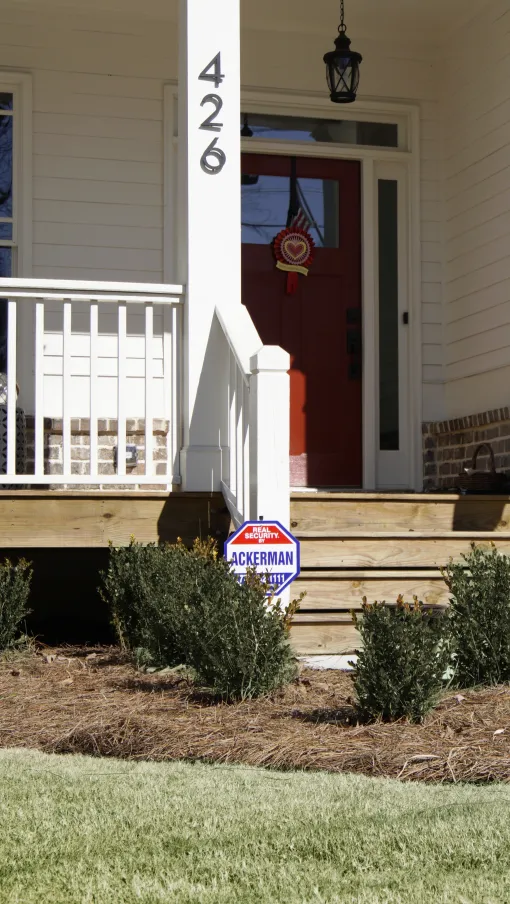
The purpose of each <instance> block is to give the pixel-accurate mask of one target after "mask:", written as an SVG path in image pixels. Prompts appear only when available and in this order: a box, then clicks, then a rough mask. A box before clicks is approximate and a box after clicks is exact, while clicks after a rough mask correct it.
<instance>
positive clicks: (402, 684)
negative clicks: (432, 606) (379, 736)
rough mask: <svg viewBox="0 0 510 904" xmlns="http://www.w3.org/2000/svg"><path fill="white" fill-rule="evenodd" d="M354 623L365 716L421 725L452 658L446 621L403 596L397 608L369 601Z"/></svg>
mask: <svg viewBox="0 0 510 904" xmlns="http://www.w3.org/2000/svg"><path fill="white" fill-rule="evenodd" d="M353 619H354V622H355V624H356V627H357V628H358V631H359V632H360V635H361V639H362V641H363V648H362V649H361V650H359V651H358V650H357V651H356V652H357V654H358V658H357V662H356V664H355V665H354V688H355V692H356V696H357V701H358V707H359V711H360V714H361V716H362V717H363V718H366V719H377V718H380V719H384V720H387V721H392V720H395V719H401V718H404V717H405V718H408V719H410V720H411V721H413V722H419V721H421V720H422V719H423V717H424V716H425V715H426V713H427V712H428V711H429V710H430V709H431V708H432V707H433V706H434V704H435V703H436V701H437V698H438V695H439V693H440V691H441V687H442V681H443V675H444V674H445V671H446V669H447V667H448V663H449V659H450V650H449V645H448V641H447V637H446V634H447V632H446V631H445V626H446V622H445V619H444V616H437V615H433V614H432V612H430V610H426V609H425V608H424V607H423V604H422V603H421V602H419V600H418V599H417V598H416V597H415V598H414V601H413V603H412V605H410V604H409V603H405V602H404V600H403V598H402V597H401V596H400V597H399V598H398V600H397V604H396V606H387V605H386V604H385V603H377V602H376V603H373V604H369V603H368V602H367V600H366V598H365V599H364V600H363V608H362V615H361V617H358V616H357V615H356V614H355V613H353Z"/></svg>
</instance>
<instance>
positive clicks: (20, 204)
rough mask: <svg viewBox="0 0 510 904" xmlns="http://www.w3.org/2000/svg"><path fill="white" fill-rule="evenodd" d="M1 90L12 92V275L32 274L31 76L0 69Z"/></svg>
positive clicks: (9, 242)
mask: <svg viewBox="0 0 510 904" xmlns="http://www.w3.org/2000/svg"><path fill="white" fill-rule="evenodd" d="M0 92H5V93H6V94H12V95H13V119H14V129H13V155H12V192H13V225H12V241H7V240H2V241H1V244H2V245H3V246H4V247H5V246H8V247H11V248H12V249H13V255H12V269H13V272H12V276H26V277H30V276H31V275H32V77H31V76H30V75H28V74H26V73H21V72H5V71H2V70H0Z"/></svg>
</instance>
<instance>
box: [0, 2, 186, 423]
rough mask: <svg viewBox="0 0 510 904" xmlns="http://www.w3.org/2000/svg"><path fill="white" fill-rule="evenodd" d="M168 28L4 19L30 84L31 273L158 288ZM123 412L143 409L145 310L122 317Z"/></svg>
mask: <svg viewBox="0 0 510 904" xmlns="http://www.w3.org/2000/svg"><path fill="white" fill-rule="evenodd" d="M176 48H177V44H176V34H175V29H174V27H173V26H172V24H171V23H167V24H166V25H165V26H164V27H163V28H162V27H161V25H159V24H156V23H152V24H150V23H149V24H147V23H144V22H143V21H142V20H136V21H135V20H129V21H127V20H126V19H125V18H123V17H121V16H116V17H115V18H113V17H110V18H105V17H102V18H98V17H97V16H96V17H94V18H87V17H81V16H80V17H76V16H74V17H73V18H69V17H65V16H64V17H63V16H60V15H59V16H58V17H57V15H56V14H54V15H51V14H46V15H42V16H34V15H33V14H30V15H28V14H25V15H21V14H19V13H12V12H7V13H2V28H1V35H0V58H1V60H2V65H4V66H8V67H12V68H15V69H18V70H21V71H25V72H26V71H28V72H30V73H31V74H32V78H33V98H34V100H33V272H32V275H33V276H34V277H39V278H44V277H52V278H57V279H67V278H69V279H91V280H120V281H133V282H136V281H140V282H146V283H150V282H162V281H163V279H164V273H163V203H164V194H163V84H164V81H165V79H168V78H169V77H172V76H175V74H176V54H177V49H176ZM47 311H48V314H47V317H46V323H45V326H46V336H45V355H46V362H45V372H46V380H45V414H46V415H51V416H56V417H58V416H60V415H61V404H62V400H61V397H62V336H61V332H60V331H61V329H62V306H61V305H58V304H55V305H54V306H53V308H50V307H49V306H47ZM72 328H73V344H72V352H73V362H72V370H73V397H74V405H73V409H76V414H77V415H80V416H87V414H88V398H89V376H88V374H89V350H88V345H89V340H88V336H87V329H88V307H86V308H85V309H84V307H83V305H80V306H78V305H75V306H73V325H72ZM127 328H128V355H129V360H128V374H129V376H130V377H131V380H130V405H129V415H130V416H132V417H137V416H140V415H143V413H144V395H143V393H144V381H143V356H144V342H143V339H142V336H143V311H142V310H141V309H140V308H138V307H132V306H130V307H129V310H128V325H127ZM99 329H100V333H101V336H100V340H99V341H100V345H99V353H100V361H99V374H100V380H101V388H100V394H99V397H100V399H101V412H100V414H101V415H103V416H113V415H115V413H116V382H117V381H116V367H117V358H116V354H117V341H116V317H115V314H114V313H113V308H112V306H110V305H108V306H102V308H101V311H100V323H99ZM154 331H155V340H154V353H155V357H156V361H155V378H156V379H155V397H156V398H155V413H156V415H157V416H163V415H164V405H163V379H162V377H163V369H162V368H163V360H162V359H163V342H162V313H161V308H160V309H158V313H156V315H155V318H154Z"/></svg>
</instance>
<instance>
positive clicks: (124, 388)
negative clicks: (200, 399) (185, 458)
mask: <svg viewBox="0 0 510 904" xmlns="http://www.w3.org/2000/svg"><path fill="white" fill-rule="evenodd" d="M183 291H184V290H183V287H182V286H174V285H151V284H147V285H146V284H139V283H110V282H88V281H87V282H82V281H74V280H73V281H63V280H34V279H28V280H27V279H0V298H5V299H7V301H6V304H7V308H8V317H7V321H8V330H7V367H6V380H5V378H4V381H5V382H6V386H5V387H4V389H3V392H2V391H1V389H0V408H2V407H3V411H4V418H3V424H4V428H3V429H4V436H3V438H2V437H0V441H1V440H2V439H3V442H4V445H6V450H5V453H6V454H5V455H4V459H5V460H4V461H3V462H1V463H0V464H1V467H0V470H1V471H2V472H3V473H0V488H1V486H2V485H6V484H7V485H13V486H19V485H48V484H51V485H70V486H76V485H78V486H80V485H87V486H102V485H106V486H111V485H117V486H118V485H121V486H124V485H126V486H130V485H137V484H140V485H148V484H149V485H154V486H161V487H169V486H170V485H171V484H172V483H173V482H174V481H175V479H176V475H177V474H178V458H179V449H180V379H179V371H180V354H181V345H182V340H181V316H180V314H181V311H180V307H181V304H182V300H183ZM17 384H19V386H20V391H19V398H17ZM20 409H22V411H21V414H22V417H23V418H25V417H26V420H27V422H28V424H27V430H28V432H29V433H30V434H31V433H32V431H33V461H32V462H30V460H29V459H28V457H27V461H26V462H25V465H24V466H23V465H22V466H20V461H19V458H20V457H19V455H18V461H17V451H19V450H17V444H18V443H20V442H21V438H20V436H19V432H18V436H17V432H16V424H17V419H19V415H20ZM5 413H6V418H5ZM5 421H6V428H7V429H6V430H5ZM0 426H1V421H0ZM72 428H73V429H72ZM5 433H6V435H5ZM75 434H79V435H80V436H81V439H80V440H79V442H80V444H81V447H79V446H77V445H75V447H74V448H73V442H72V439H73V436H74V435H75ZM106 434H108V439H107V440H105V439H103V440H102V437H104V436H105V435H106ZM130 434H137V435H139V436H140V437H143V450H144V463H141V462H140V463H139V464H138V465H136V466H135V467H133V468H130V466H129V463H128V464H127V463H126V451H125V450H126V443H127V438H128V435H130ZM84 435H85V439H84V438H83V437H84ZM87 435H88V441H87V438H86V437H87ZM60 437H61V439H60ZM31 438H32V437H31V436H29V444H30V441H31ZM76 442H78V440H76ZM52 443H53V446H52V448H53V454H52V451H51V448H49V445H50V446H51V444H52ZM140 446H141V443H140ZM100 452H101V453H102V454H101V455H100ZM103 453H104V454H103ZM140 457H141V456H140ZM101 458H103V459H104V460H103V461H102V460H101Z"/></svg>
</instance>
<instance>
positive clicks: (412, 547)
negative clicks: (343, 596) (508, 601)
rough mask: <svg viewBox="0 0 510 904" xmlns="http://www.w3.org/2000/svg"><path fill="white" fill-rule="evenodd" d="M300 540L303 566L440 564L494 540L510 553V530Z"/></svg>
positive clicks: (424, 566) (304, 537)
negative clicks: (476, 545) (474, 546)
mask: <svg viewBox="0 0 510 904" xmlns="http://www.w3.org/2000/svg"><path fill="white" fill-rule="evenodd" d="M297 536H298V538H299V539H300V541H301V568H302V569H308V568H313V569H317V568H327V569H345V568H357V569H359V568H363V569H369V568H376V569H380V568H395V567H398V568H433V569H435V570H437V569H438V568H441V567H444V566H445V565H446V564H447V563H448V561H449V559H450V558H453V559H454V560H456V561H458V560H460V558H461V555H462V554H463V553H464V554H466V553H468V552H469V548H470V544H471V543H477V544H481V545H486V546H489V545H490V544H491V543H492V542H493V543H494V544H495V545H496V546H497V548H498V549H500V550H501V552H504V553H506V554H507V555H510V533H503V532H502V531H501V532H499V533H495V534H492V533H489V532H487V533H480V532H479V533H475V532H471V531H458V532H453V531H450V532H445V533H440V532H437V533H435V532H434V533H418V532H416V533H412V532H408V533H363V534H350V535H345V534H336V535H334V536H331V535H329V536H321V535H311V534H307V535H305V536H303V535H302V534H301V535H300V534H299V533H298V534H297Z"/></svg>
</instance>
